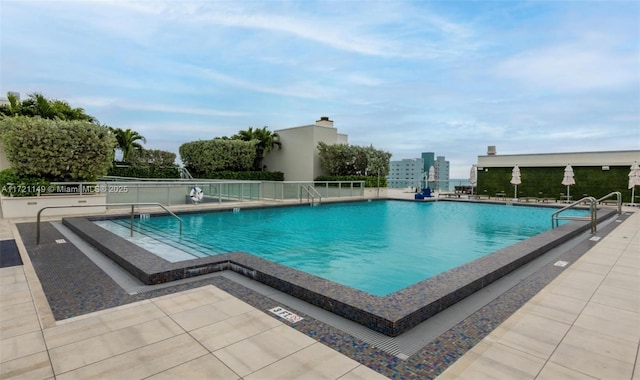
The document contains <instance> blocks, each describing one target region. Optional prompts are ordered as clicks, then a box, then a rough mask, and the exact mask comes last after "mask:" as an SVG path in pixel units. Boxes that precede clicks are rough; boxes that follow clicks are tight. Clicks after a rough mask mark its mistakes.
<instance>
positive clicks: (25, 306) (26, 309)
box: [0, 300, 36, 337]
mask: <svg viewBox="0 0 640 380" xmlns="http://www.w3.org/2000/svg"><path fill="white" fill-rule="evenodd" d="M29 315H36V307H35V305H34V304H33V302H32V301H31V300H26V302H22V303H16V304H12V305H7V306H2V312H1V313H0V321H5V320H9V319H14V318H22V317H27V316H29ZM1 336H2V334H0V337H1Z"/></svg>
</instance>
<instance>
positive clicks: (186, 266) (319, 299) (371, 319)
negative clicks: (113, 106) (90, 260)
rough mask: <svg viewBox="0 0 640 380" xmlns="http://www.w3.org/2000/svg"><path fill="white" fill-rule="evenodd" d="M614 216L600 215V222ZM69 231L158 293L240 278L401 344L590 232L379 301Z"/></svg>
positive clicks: (535, 242) (94, 231)
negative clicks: (211, 278) (227, 274)
mask: <svg viewBox="0 0 640 380" xmlns="http://www.w3.org/2000/svg"><path fill="white" fill-rule="evenodd" d="M614 213H615V211H612V210H611V211H608V210H599V212H598V219H599V220H604V219H606V218H609V217H610V216H612V215H613V214H614ZM63 223H64V224H65V225H66V226H67V227H69V228H70V229H72V230H73V231H74V232H75V233H77V234H78V235H79V236H81V237H82V238H83V239H85V240H87V241H88V242H90V243H91V244H92V245H94V246H95V247H96V248H97V249H99V250H100V251H101V252H103V253H104V254H105V255H106V256H108V257H110V258H111V259H112V260H114V261H115V262H117V263H118V264H119V265H121V266H122V267H123V268H125V269H126V270H127V271H129V272H130V273H132V274H133V275H134V276H136V277H137V278H138V279H140V280H141V281H142V282H143V283H145V284H148V285H151V284H158V283H163V282H168V281H173V280H177V279H182V278H187V277H195V276H197V275H201V274H205V273H211V272H216V271H221V270H233V271H235V272H238V273H240V274H243V275H245V276H248V277H251V278H253V279H254V280H256V281H259V282H261V283H264V284H266V285H268V286H271V287H273V288H274V289H277V290H280V291H283V292H285V293H287V294H290V295H292V296H295V297H297V298H300V299H302V300H304V301H306V302H309V303H311V304H313V305H316V306H319V307H321V308H323V309H326V310H329V311H331V312H333V313H335V314H337V315H340V316H342V317H345V318H347V319H350V320H353V321H355V322H357V323H360V324H362V325H364V326H366V327H368V328H370V329H372V330H375V331H378V332H380V333H383V334H385V335H388V336H397V335H399V334H401V333H402V332H404V331H407V330H409V329H411V328H412V327H415V326H416V325H417V324H419V323H421V322H423V321H424V320H426V319H428V318H429V317H431V316H433V315H435V314H436V313H438V312H439V311H442V310H444V309H445V308H447V307H449V306H451V305H453V304H455V303H456V302H458V301H460V300H461V299H463V298H465V297H467V296H469V295H470V294H472V293H474V292H476V291H478V290H480V289H482V288H483V287H484V286H486V285H488V284H490V283H491V282H493V281H495V280H497V279H499V278H500V277H502V276H504V275H506V274H508V273H509V272H511V271H513V270H514V269H516V268H518V267H519V266H521V265H524V264H526V263H527V262H529V261H531V260H533V259H535V258H536V257H539V256H540V255H542V254H543V253H544V252H547V251H548V250H550V249H552V248H554V247H556V246H558V245H560V244H562V243H563V242H565V241H567V240H569V239H571V238H572V237H574V236H576V235H578V234H580V233H582V232H584V231H586V230H588V228H589V223H586V222H571V223H567V224H565V225H563V226H560V227H557V228H555V229H553V230H550V231H547V232H544V233H542V234H540V235H537V236H534V237H532V238H530V239H527V240H525V241H522V242H520V243H517V244H515V245H512V246H510V247H506V248H504V249H501V250H499V251H496V252H494V253H492V254H490V255H487V256H484V257H482V258H479V259H477V260H475V261H473V262H471V263H467V264H464V265H462V266H460V267H457V268H454V269H452V270H450V271H447V272H445V273H442V274H439V275H437V276H434V277H432V278H429V279H426V280H424V281H421V282H419V283H417V284H414V285H412V286H409V287H407V288H405V289H402V290H400V291H397V292H395V293H392V294H390V295H387V296H384V297H377V296H373V295H371V294H369V293H366V292H362V291H359V290H356V289H353V288H350V287H347V286H343V285H340V284H337V283H334V282H331V281H328V280H325V279H322V278H319V277H317V276H314V275H310V274H307V273H304V272H301V271H298V270H295V269H292V268H289V267H286V266H283V265H280V264H276V263H274V262H271V261H268V260H264V259H261V258H259V257H256V256H253V255H250V254H247V253H243V252H234V253H228V254H221V255H216V256H210V257H206V258H199V259H193V260H188V261H182V262H178V263H171V262H168V261H166V260H164V259H162V258H160V257H158V256H156V255H154V254H153V253H150V252H148V251H147V250H145V249H143V248H141V247H139V246H137V245H135V244H134V243H131V242H129V241H127V240H125V239H122V238H120V237H119V236H117V235H115V234H113V233H111V232H110V231H107V230H105V229H103V228H101V227H99V226H97V225H95V224H94V223H92V222H91V221H90V220H89V219H87V218H82V217H73V218H64V219H63Z"/></svg>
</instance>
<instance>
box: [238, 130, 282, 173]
mask: <svg viewBox="0 0 640 380" xmlns="http://www.w3.org/2000/svg"><path fill="white" fill-rule="evenodd" d="M232 139H237V140H243V141H256V158H255V160H254V161H253V169H254V170H256V171H261V170H262V168H263V166H262V162H263V160H264V156H265V155H266V154H267V153H269V152H271V151H272V150H273V149H274V148H275V147H276V146H277V147H278V149H280V148H282V143H281V142H280V135H279V134H278V133H277V132H271V131H270V130H268V129H267V127H262V128H256V129H255V130H254V129H253V127H249V129H247V130H243V131H240V132H238V133H237V134H236V135H234V136H233V137H232Z"/></svg>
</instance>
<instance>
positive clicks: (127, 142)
mask: <svg viewBox="0 0 640 380" xmlns="http://www.w3.org/2000/svg"><path fill="white" fill-rule="evenodd" d="M111 132H112V133H113V135H114V136H115V138H116V142H117V146H116V149H120V151H122V161H123V162H129V161H130V159H131V154H132V153H133V151H134V150H136V149H143V148H142V145H140V144H139V143H137V141H138V140H140V141H142V142H143V143H146V142H147V139H145V138H144V136H142V135H141V134H139V133H138V132H136V131H132V130H131V129H126V130H123V129H121V128H115V129H114V128H111Z"/></svg>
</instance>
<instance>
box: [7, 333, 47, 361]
mask: <svg viewBox="0 0 640 380" xmlns="http://www.w3.org/2000/svg"><path fill="white" fill-rule="evenodd" d="M46 350H47V347H46V345H45V343H44V338H43V337H42V332H41V331H33V332H29V333H26V334H22V335H16V336H12V337H9V338H4V337H2V338H1V339H0V362H1V363H4V362H8V361H11V360H14V359H18V358H22V357H24V356H29V355H33V354H36V353H38V352H44V351H46Z"/></svg>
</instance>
